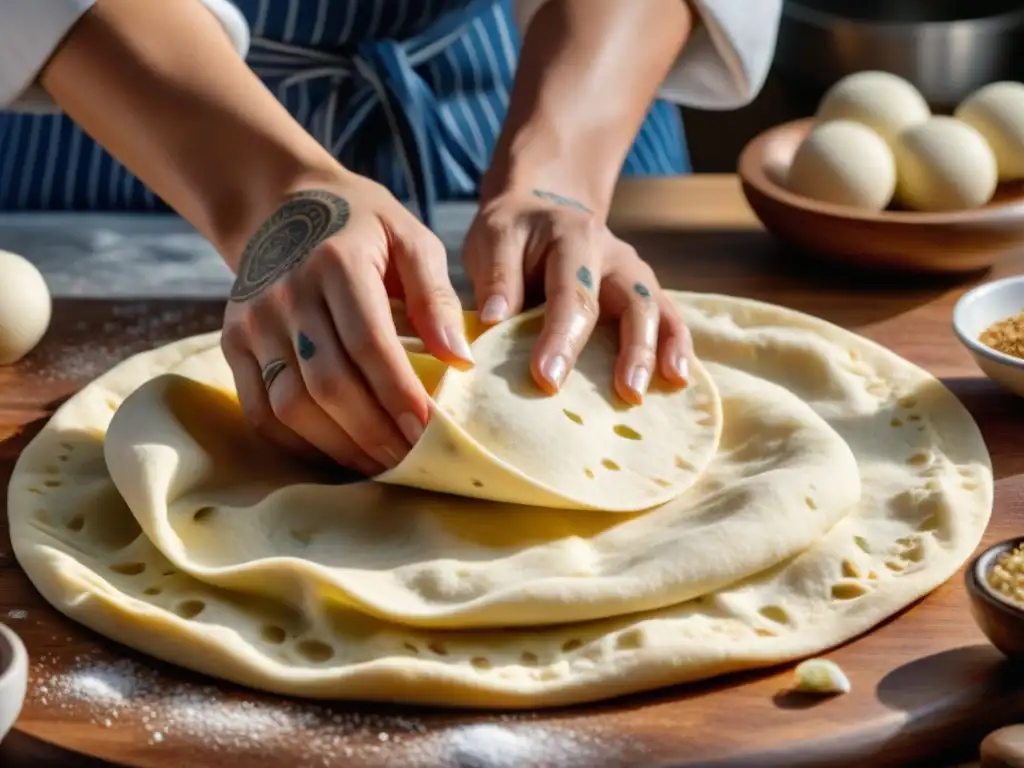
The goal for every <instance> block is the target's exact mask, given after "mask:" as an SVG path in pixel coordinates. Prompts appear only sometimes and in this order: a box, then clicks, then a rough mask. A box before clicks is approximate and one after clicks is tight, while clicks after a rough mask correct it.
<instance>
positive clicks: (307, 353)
mask: <svg viewBox="0 0 1024 768" xmlns="http://www.w3.org/2000/svg"><path fill="white" fill-rule="evenodd" d="M297 342H298V343H297V344H296V349H297V351H298V353H299V357H300V358H302V359H303V360H311V359H312V358H313V355H315V354H316V344H314V343H313V340H312V339H311V338H309V336H307V335H306V334H304V333H303V332H302V331H299V337H298V339H297Z"/></svg>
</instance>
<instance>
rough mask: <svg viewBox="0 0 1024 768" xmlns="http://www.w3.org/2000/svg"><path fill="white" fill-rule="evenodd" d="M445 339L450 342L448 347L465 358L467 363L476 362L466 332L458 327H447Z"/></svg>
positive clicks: (457, 355)
mask: <svg viewBox="0 0 1024 768" xmlns="http://www.w3.org/2000/svg"><path fill="white" fill-rule="evenodd" d="M444 339H445V341H447V342H448V349H450V350H451V351H452V354H454V355H455V356H456V357H458V358H461V359H463V360H465V361H466V362H467V363H475V362H476V361H475V360H474V359H473V352H472V351H471V350H470V348H469V342H468V341H466V334H465V333H464V332H463V331H462V330H461V329H458V328H446V329H445V331H444Z"/></svg>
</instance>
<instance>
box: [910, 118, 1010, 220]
mask: <svg viewBox="0 0 1024 768" xmlns="http://www.w3.org/2000/svg"><path fill="white" fill-rule="evenodd" d="M893 153H894V154H895V156H896V176H897V184H896V196H897V197H898V198H899V200H900V202H901V203H903V204H904V205H905V206H907V207H908V208H912V209H914V210H916V211H958V210H964V209H967V208H977V207H978V206H980V205H984V204H985V203H987V202H988V201H989V200H991V199H992V194H993V193H994V192H995V191H996V185H997V184H998V183H999V173H998V171H997V170H996V157H995V155H994V154H993V153H992V148H991V147H989V145H988V142H987V141H985V137H984V136H982V135H981V134H980V133H978V132H977V131H976V130H975V129H974V128H971V126H969V125H967V124H966V123H962V122H960V121H959V120H957V119H956V118H953V117H944V116H943V117H933V118H931V119H930V120H928V121H927V122H925V123H922V124H921V125H915V126H912V127H910V128H908V129H907V130H905V131H903V133H901V134H900V135H899V136H898V137H897V140H896V144H895V146H894V147H893Z"/></svg>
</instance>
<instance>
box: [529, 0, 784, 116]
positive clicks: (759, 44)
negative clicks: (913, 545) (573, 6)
mask: <svg viewBox="0 0 1024 768" xmlns="http://www.w3.org/2000/svg"><path fill="white" fill-rule="evenodd" d="M545 2H547V0H515V11H514V13H515V18H516V23H517V25H518V26H519V28H520V29H521V30H525V29H526V28H527V26H528V25H529V23H530V20H531V19H532V18H533V16H534V14H535V13H536V12H537V9H538V8H540V6H542V5H543V4H544V3H545ZM623 2H637V0H623ZM679 2H685V0H679ZM690 5H691V6H692V7H693V9H694V11H695V12H696V13H697V14H699V16H700V21H701V23H700V24H699V25H698V26H696V28H695V29H694V31H693V34H692V35H691V37H690V40H689V42H687V44H686V47H685V48H684V49H683V50H682V52H681V53H680V54H679V58H678V59H677V60H676V63H675V66H674V67H673V68H672V71H671V72H670V73H669V74H668V76H667V77H666V78H665V81H664V82H663V83H662V86H661V90H660V92H659V94H658V95H659V96H660V97H661V98H663V99H665V100H667V101H671V102H674V103H676V104H681V105H683V106H687V107H694V108H697V109H718V110H725V109H736V108H737V107H742V106H744V105H745V104H749V103H750V102H751V101H753V100H754V98H755V97H756V96H757V94H758V93H759V92H760V91H761V88H762V87H763V86H764V81H765V78H766V77H767V76H768V70H769V68H770V67H771V64H772V59H773V58H774V57H775V40H776V37H777V35H778V31H779V17H780V16H781V15H782V0H690Z"/></svg>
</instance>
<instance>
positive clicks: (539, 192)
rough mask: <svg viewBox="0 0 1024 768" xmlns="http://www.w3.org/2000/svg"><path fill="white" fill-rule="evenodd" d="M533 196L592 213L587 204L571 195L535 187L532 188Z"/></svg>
mask: <svg viewBox="0 0 1024 768" xmlns="http://www.w3.org/2000/svg"><path fill="white" fill-rule="evenodd" d="M533 196H534V197H539V198H540V199H541V200H547V201H548V202H549V203H554V204H555V205H563V206H565V207H566V208H575V209H576V210H577V211H583V212H584V213H593V211H592V210H590V209H589V208H587V206H585V205H584V204H583V203H581V202H580V201H579V200H574V199H573V198H571V197H566V196H565V195H559V194H557V193H555V192H548V191H546V190H543V189H535V190H533Z"/></svg>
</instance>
